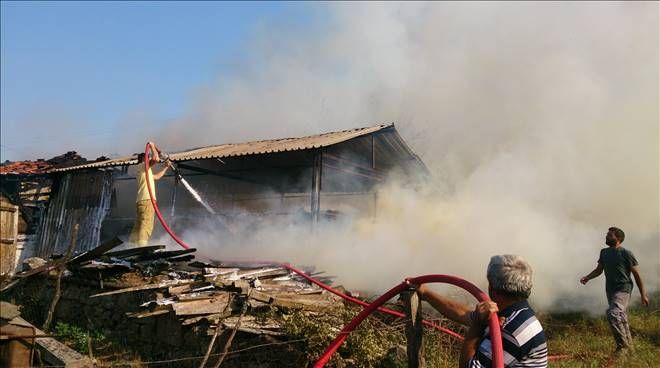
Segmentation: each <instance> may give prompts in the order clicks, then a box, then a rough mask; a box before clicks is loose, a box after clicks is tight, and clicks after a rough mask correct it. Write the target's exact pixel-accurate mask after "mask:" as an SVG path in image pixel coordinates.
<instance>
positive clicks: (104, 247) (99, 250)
mask: <svg viewBox="0 0 660 368" xmlns="http://www.w3.org/2000/svg"><path fill="white" fill-rule="evenodd" d="M122 243H123V242H122V241H121V239H119V238H117V237H114V238H112V239H110V240H108V241H106V242H105V243H103V244H101V245H99V246H98V247H96V248H94V249H92V250H89V251H87V252H85V253H83V254H80V255H78V256H76V257H74V258H73V259H72V260H71V261H70V262H69V264H71V265H74V264H80V263H82V262H86V261H91V260H94V259H96V258H99V257H100V256H102V255H103V254H105V253H106V252H107V251H109V250H110V249H113V248H116V247H118V246H119V245H121V244H122Z"/></svg>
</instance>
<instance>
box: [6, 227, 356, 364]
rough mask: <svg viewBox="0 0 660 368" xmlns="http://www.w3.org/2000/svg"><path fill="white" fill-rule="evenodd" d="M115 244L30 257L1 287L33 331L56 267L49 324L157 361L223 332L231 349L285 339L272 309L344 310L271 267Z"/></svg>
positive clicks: (199, 347) (191, 350)
mask: <svg viewBox="0 0 660 368" xmlns="http://www.w3.org/2000/svg"><path fill="white" fill-rule="evenodd" d="M120 243H121V242H120V241H118V240H114V241H111V242H108V243H106V244H104V245H101V246H99V247H98V248H96V249H94V250H91V251H89V252H87V253H83V254H80V255H78V256H76V257H73V258H72V259H71V260H69V261H65V260H63V259H60V260H57V259H56V260H51V261H49V262H47V263H45V264H40V263H39V262H35V261H34V260H31V264H32V265H33V268H32V269H30V270H27V271H24V272H21V273H18V274H17V275H16V277H15V280H18V281H19V282H20V283H21V284H22V285H21V287H12V288H11V290H10V292H11V298H12V300H13V301H16V302H17V303H19V304H22V305H23V308H24V309H23V311H24V313H23V315H25V316H26V319H30V320H31V321H32V322H33V323H35V324H37V325H39V324H40V323H41V321H43V319H44V315H45V311H46V310H47V309H48V305H49V303H50V302H51V301H52V299H53V287H52V285H53V284H54V282H55V281H54V280H53V278H54V270H55V269H56V268H57V267H58V262H59V264H60V265H61V264H62V263H64V264H65V266H66V270H67V271H65V272H64V273H63V276H62V279H61V282H62V291H61V298H60V300H59V302H58V305H57V307H56V308H55V316H54V320H55V321H63V322H66V323H74V324H76V325H80V326H85V327H87V328H89V329H93V330H104V331H110V333H111V334H112V335H113V337H114V338H115V339H117V340H119V341H121V343H122V344H123V345H126V346H130V347H133V348H135V351H137V352H139V353H140V355H142V356H146V357H149V358H156V357H157V358H162V359H165V358H172V357H181V356H195V355H204V354H205V352H206V350H207V349H208V346H209V342H210V341H211V339H212V338H213V337H214V336H215V337H218V336H219V337H221V338H220V339H218V340H219V341H220V340H222V339H223V338H224V339H225V340H226V337H227V335H228V334H229V333H230V332H233V334H237V333H238V335H237V337H236V341H235V342H234V346H243V347H245V346H250V345H254V344H259V343H264V342H271V343H272V342H273V341H286V340H287V336H286V330H285V328H284V327H283V326H282V323H281V322H282V320H281V319H278V318H277V314H278V313H279V312H281V311H292V310H295V311H296V312H298V311H302V312H306V313H311V314H314V313H317V312H324V313H331V312H332V311H335V312H337V311H340V310H342V309H343V308H344V305H343V303H342V301H341V298H339V297H337V296H335V295H334V294H331V293H329V292H327V291H325V290H323V289H321V288H319V287H318V286H316V285H313V284H311V283H309V282H308V281H307V280H305V279H304V278H302V277H301V276H299V275H297V274H295V273H291V272H290V271H289V270H287V269H286V268H283V267H281V266H279V265H272V264H250V263H242V264H240V263H235V262H234V263H230V262H220V261H210V260H206V261H200V260H195V249H188V250H166V249H165V246H148V247H140V248H128V249H123V250H113V249H114V248H116V246H117V245H118V244H120ZM305 272H306V273H308V274H311V275H312V276H313V277H314V278H316V279H318V280H320V281H322V282H325V283H330V282H331V280H332V277H324V276H323V274H322V273H316V274H314V273H312V272H311V270H306V271H305ZM14 282H16V281H14ZM219 344H220V343H218V344H216V345H219ZM219 349H221V347H216V348H214V350H213V351H214V352H217V350H219ZM197 363H199V361H197Z"/></svg>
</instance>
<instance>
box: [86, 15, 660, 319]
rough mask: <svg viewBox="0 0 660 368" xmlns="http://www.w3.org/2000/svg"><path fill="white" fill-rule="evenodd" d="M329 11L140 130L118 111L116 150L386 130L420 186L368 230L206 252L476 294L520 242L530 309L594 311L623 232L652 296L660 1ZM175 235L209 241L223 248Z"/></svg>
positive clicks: (271, 233) (284, 231)
mask: <svg viewBox="0 0 660 368" xmlns="http://www.w3.org/2000/svg"><path fill="white" fill-rule="evenodd" d="M322 7H323V8H321V9H317V10H318V14H317V16H318V21H319V24H316V25H313V26H311V25H310V27H309V29H304V30H301V29H288V28H286V25H284V26H283V25H281V24H277V25H275V24H265V25H262V27H261V28H260V30H258V31H257V32H256V35H255V38H254V39H253V40H252V41H250V42H248V45H249V46H248V51H249V52H247V56H245V58H241V59H239V60H236V65H240V67H237V68H236V69H235V70H234V71H233V73H232V74H230V75H221V76H218V78H217V79H216V80H214V81H212V82H209V83H208V84H207V85H205V86H202V87H201V88H200V89H199V90H198V91H196V93H195V94H194V96H195V97H194V98H193V99H192V101H191V102H190V105H189V108H188V111H187V113H186V114H185V115H184V116H182V117H181V118H180V119H177V120H175V121H173V122H171V123H170V124H168V126H167V129H162V130H158V131H156V130H155V129H152V130H149V129H147V130H145V131H140V132H138V134H136V133H135V131H134V130H133V129H132V128H133V127H135V126H136V124H135V121H134V120H131V121H127V122H126V127H125V129H123V130H122V131H128V132H131V134H130V136H127V137H122V138H121V139H113V140H112V145H113V149H120V148H117V142H120V144H123V145H124V148H123V152H135V151H139V150H140V149H141V147H142V146H143V144H144V141H145V140H146V137H147V136H150V137H151V138H153V139H154V140H155V141H157V142H158V144H159V145H160V146H161V147H163V148H165V149H167V150H177V149H186V148H191V147H197V146H202V145H210V144H218V143H225V142H235V141H245V140H255V139H261V138H273V137H285V136H297V135H305V134H316V133H318V132H322V131H329V130H337V129H344V128H353V127H358V126H366V125H373V124H377V123H385V122H395V123H396V124H397V129H398V130H399V131H400V132H401V134H402V135H403V137H404V139H406V141H407V142H408V143H409V144H410V146H411V147H412V148H413V150H415V151H416V152H417V153H419V154H420V155H421V157H422V159H423V160H424V161H425V163H426V164H427V165H428V166H429V167H430V168H431V170H432V172H433V174H434V179H433V181H432V182H431V183H430V184H429V186H428V187H426V188H423V189H422V190H420V191H412V190H410V189H403V188H401V187H400V186H399V185H396V183H395V182H393V183H390V184H387V185H385V186H384V187H383V188H381V192H380V195H379V201H380V205H381V208H380V209H379V216H378V219H377V220H376V221H375V222H374V221H372V220H371V219H356V220H355V221H353V222H348V223H341V224H336V225H328V226H327V227H324V228H322V229H320V230H319V232H318V233H317V234H316V236H310V233H309V229H308V228H307V227H304V228H301V227H296V226H290V227H288V228H282V227H280V226H273V227H266V228H262V229H261V231H259V232H256V233H254V234H252V235H251V236H250V237H249V238H247V239H241V240H240V241H238V242H236V243H233V244H230V245H227V246H226V248H224V247H223V248H214V250H213V251H212V252H213V254H217V253H218V252H221V251H226V254H228V257H230V258H241V257H243V258H248V257H258V258H274V259H278V260H283V261H290V262H294V263H305V264H313V265H316V266H317V268H318V269H321V270H325V271H327V272H328V273H331V274H335V275H337V276H338V277H339V279H338V281H339V282H342V283H344V284H345V285H346V286H347V287H348V288H353V289H370V290H374V291H383V290H384V289H385V288H387V287H389V286H391V285H393V284H395V283H396V282H398V281H400V280H401V279H402V278H403V277H404V276H410V275H417V274H422V273H447V274H456V275H460V276H464V277H466V278H468V279H470V280H472V281H474V282H476V283H478V284H479V285H480V286H484V285H485V275H484V274H485V267H486V263H487V261H488V259H489V257H490V256H491V255H493V254H495V253H517V254H520V255H522V256H524V257H526V258H527V259H528V260H529V261H530V262H531V264H532V266H533V267H534V269H535V270H536V274H535V285H536V286H535V289H534V292H533V295H534V298H535V300H536V302H537V303H538V304H539V305H540V306H542V307H545V308H552V307H556V306H557V304H558V302H559V301H564V300H571V303H570V304H569V303H564V302H562V303H561V304H562V306H563V307H568V308H570V307H584V306H594V305H595V306H604V296H603V294H604V293H603V289H604V286H603V280H602V278H601V279H599V280H594V281H592V282H591V283H590V284H588V285H587V286H584V287H583V286H581V285H579V283H578V280H579V277H580V276H582V275H584V274H586V273H587V272H589V271H590V270H591V269H592V268H593V267H594V266H595V263H596V259H597V257H598V251H599V249H600V248H601V247H602V246H603V239H604V235H605V231H606V229H607V228H608V227H609V226H611V225H616V226H619V227H621V228H623V229H624V230H625V231H626V233H627V238H626V241H625V243H624V246H626V247H628V248H630V249H631V250H633V252H634V253H635V254H636V255H637V257H638V259H639V260H640V263H641V270H642V274H643V277H644V279H645V280H646V283H647V285H648V286H649V288H650V289H657V288H658V282H659V281H660V245H659V242H660V235H659V234H660V229H659V226H660V219H659V216H660V210H659V193H658V192H659V181H658V172H659V170H660V164H659V157H658V156H659V151H658V142H659V139H660V136H659V129H658V120H659V113H658V105H659V94H658V84H659V80H658V62H659V58H658V49H659V45H660V35H659V30H658V26H659V13H658V8H659V5H658V3H655V2H643V3H610V2H608V3H556V2H555V3H551V2H538V3H517V2H516V3H494V2H485V3H484V2H479V3H476V2H475V3H470V2H468V3H463V2H460V3H424V4H419V3H414V4H409V3H374V2H369V3H350V4H330V5H322ZM209 47H213V45H212V44H209ZM138 120H140V124H139V126H141V127H144V126H149V125H148V124H147V125H145V124H143V123H144V121H143V120H144V116H141V117H140V119H138ZM156 125H158V124H156ZM99 153H105V152H99ZM181 235H182V237H183V238H184V239H186V240H187V241H188V242H190V243H191V244H194V245H195V246H197V247H200V248H204V247H205V246H206V247H207V248H206V249H207V251H208V252H209V253H211V251H210V250H208V249H210V247H211V246H212V245H216V244H218V243H222V242H221V241H219V239H218V238H217V236H215V235H214V234H212V233H209V232H207V231H198V232H193V231H188V232H186V233H183V234H181ZM257 254H258V255H257ZM576 296H577V297H576ZM576 300H580V302H579V303H578V304H575V303H576V302H575V301H576ZM600 309H601V308H600V307H597V310H600Z"/></svg>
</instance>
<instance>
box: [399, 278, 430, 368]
mask: <svg viewBox="0 0 660 368" xmlns="http://www.w3.org/2000/svg"><path fill="white" fill-rule="evenodd" d="M401 297H402V299H403V308H404V310H405V311H406V316H407V318H406V340H407V343H408V347H407V350H406V351H407V353H408V367H412V368H422V367H424V366H425V362H424V344H423V341H422V337H423V333H424V328H423V325H422V299H421V298H420V297H419V295H417V292H416V291H414V290H409V291H404V292H403V293H401Z"/></svg>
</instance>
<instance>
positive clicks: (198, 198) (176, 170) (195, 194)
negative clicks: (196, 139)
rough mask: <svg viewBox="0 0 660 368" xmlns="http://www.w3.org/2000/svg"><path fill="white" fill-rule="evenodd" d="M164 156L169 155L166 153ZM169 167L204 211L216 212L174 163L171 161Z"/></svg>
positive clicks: (213, 213)
mask: <svg viewBox="0 0 660 368" xmlns="http://www.w3.org/2000/svg"><path fill="white" fill-rule="evenodd" d="M166 157H169V156H167V155H166ZM171 167H172V171H173V172H174V175H176V177H177V179H178V180H179V181H180V182H181V184H183V187H184V188H186V190H187V191H188V193H190V195H192V197H193V198H194V199H195V200H196V201H197V202H199V204H201V205H202V206H203V207H204V208H205V209H206V211H208V213H210V214H212V215H215V214H216V212H215V210H214V209H213V208H212V207H211V206H210V205H209V204H208V203H207V202H206V201H205V200H204V199H203V198H202V196H201V195H200V194H199V193H198V192H197V191H196V190H195V188H193V187H192V185H190V183H188V181H187V180H186V179H185V178H184V177H183V176H182V175H181V171H180V170H179V168H178V167H176V166H175V164H174V163H172V166H171Z"/></svg>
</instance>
